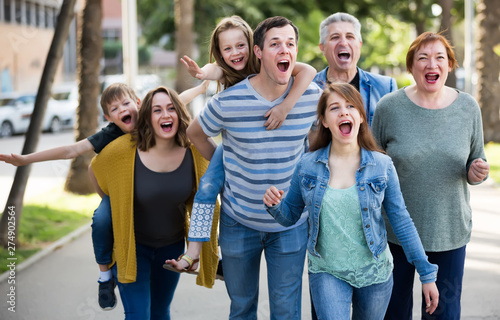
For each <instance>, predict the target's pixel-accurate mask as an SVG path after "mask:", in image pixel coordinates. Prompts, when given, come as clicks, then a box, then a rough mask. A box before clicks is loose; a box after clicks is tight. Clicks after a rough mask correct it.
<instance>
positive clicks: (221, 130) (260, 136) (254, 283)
mask: <svg viewBox="0 0 500 320" xmlns="http://www.w3.org/2000/svg"><path fill="white" fill-rule="evenodd" d="M254 43H255V47H254V52H255V54H256V56H257V57H258V58H259V59H260V61H261V68H260V72H259V73H258V74H257V75H252V76H249V77H248V78H246V79H245V80H243V81H241V82H240V83H238V84H235V85H234V86H232V87H230V88H228V89H226V90H224V91H222V92H221V93H219V94H217V95H215V96H214V97H213V98H212V99H211V100H210V101H209V102H208V103H207V105H206V107H205V109H204V110H203V111H202V113H201V114H200V115H199V116H198V117H197V118H196V119H195V120H194V121H193V123H192V124H191V125H190V128H189V129H188V135H189V138H190V139H191V141H192V142H193V143H194V144H195V146H196V147H197V148H198V150H200V152H201V153H202V154H203V155H204V156H207V157H210V156H211V155H212V154H213V152H214V150H215V144H214V142H213V140H212V139H211V138H209V137H214V136H217V135H218V134H221V135H222V145H223V155H224V156H223V164H224V172H225V175H226V181H225V184H224V191H223V194H222V212H221V217H220V235H219V239H220V247H221V252H222V261H223V269H224V279H225V283H226V287H227V290H228V294H229V297H230V299H231V311H230V319H255V318H257V299H258V291H259V285H258V284H259V269H260V259H261V255H262V251H264V253H265V258H266V261H267V270H268V285H269V299H270V310H271V318H273V319H300V317H301V291H302V272H303V266H304V259H305V253H306V243H307V223H306V222H307V212H305V213H304V214H303V216H302V218H301V219H300V220H299V221H298V222H297V224H295V225H294V226H292V227H288V228H285V227H282V226H281V225H279V224H278V223H276V222H275V221H274V219H273V218H272V217H271V216H270V215H269V214H268V213H267V212H266V210H265V209H264V204H263V202H262V198H263V195H264V193H265V191H266V189H267V188H268V187H269V186H270V185H275V186H276V187H277V188H278V189H283V190H285V192H286V191H287V190H288V188H289V185H290V180H291V177H292V174H293V171H294V168H295V165H296V163H297V162H298V160H299V159H300V157H301V155H302V153H303V152H304V149H305V141H306V137H307V133H308V132H309V129H310V128H311V125H312V124H313V122H314V121H315V119H316V106H317V102H318V99H319V97H320V95H321V89H319V87H318V86H317V85H316V84H311V85H310V86H309V88H308V89H307V90H306V92H305V93H304V94H303V95H302V97H301V98H300V99H299V100H298V101H297V103H296V105H295V106H294V107H293V109H292V110H291V111H290V113H289V114H288V116H287V118H286V120H285V121H284V123H283V125H282V126H281V127H280V128H279V129H277V130H266V128H265V127H264V123H265V121H266V118H265V117H264V114H265V113H266V112H267V111H268V110H269V109H271V108H273V107H274V106H276V105H278V104H280V103H281V102H282V101H283V100H284V98H285V97H286V96H287V94H288V93H289V91H290V88H291V86H292V84H293V78H292V77H291V72H292V70H293V68H294V66H295V62H296V58H297V50H298V47H297V44H298V30H297V28H296V27H295V25H293V23H292V22H291V21H290V20H288V19H286V18H283V17H273V18H268V19H266V20H264V21H263V22H261V23H260V24H259V26H257V28H256V30H255V32H254Z"/></svg>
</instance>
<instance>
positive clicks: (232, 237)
mask: <svg viewBox="0 0 500 320" xmlns="http://www.w3.org/2000/svg"><path fill="white" fill-rule="evenodd" d="M219 245H220V248H221V252H222V267H223V269H224V281H225V284H226V289H227V292H228V294H229V298H230V299H231V310H230V315H229V319H245V320H248V319H257V304H258V296H259V271H260V259H261V256H262V251H264V254H265V258H266V262H267V279H268V291H269V303H270V311H271V316H270V319H271V320H274V319H287V320H291V319H300V316H301V294H302V272H303V270H304V262H305V254H306V246H307V223H303V224H301V225H300V226H297V227H296V228H293V229H290V230H286V231H282V232H260V231H256V230H253V229H250V228H248V227H245V226H243V225H242V224H240V223H238V222H236V221H235V220H234V219H232V218H231V217H229V216H228V215H227V214H225V213H224V212H221V218H220V234H219Z"/></svg>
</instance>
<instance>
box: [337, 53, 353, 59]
mask: <svg viewBox="0 0 500 320" xmlns="http://www.w3.org/2000/svg"><path fill="white" fill-rule="evenodd" d="M338 57H339V60H349V58H350V57H351V54H350V53H349V52H347V51H340V52H339V54H338Z"/></svg>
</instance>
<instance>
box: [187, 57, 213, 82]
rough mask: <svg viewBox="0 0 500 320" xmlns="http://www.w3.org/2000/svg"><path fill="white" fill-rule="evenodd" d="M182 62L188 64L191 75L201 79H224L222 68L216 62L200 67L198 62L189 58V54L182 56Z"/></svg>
mask: <svg viewBox="0 0 500 320" xmlns="http://www.w3.org/2000/svg"><path fill="white" fill-rule="evenodd" d="M181 61H182V63H183V64H184V66H186V68H187V70H188V72H189V74H190V75H192V76H193V77H195V78H196V79H200V80H220V79H222V75H223V72H222V69H221V68H220V67H219V66H218V65H216V64H214V63H209V64H206V65H205V66H204V67H203V68H200V67H199V66H198V64H197V63H196V62H195V61H194V60H192V59H191V58H189V57H188V56H184V57H183V58H181Z"/></svg>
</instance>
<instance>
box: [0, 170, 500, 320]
mask: <svg viewBox="0 0 500 320" xmlns="http://www.w3.org/2000/svg"><path fill="white" fill-rule="evenodd" d="M4 178H5V177H4ZM2 182H4V183H6V180H5V179H2ZM30 183H31V182H30ZM59 183H60V182H59ZM45 185H46V184H45ZM59 187H62V184H61V183H60V185H59ZM34 188H35V187H34ZM45 190H47V189H45ZM471 204H472V207H473V222H474V227H473V236H472V240H471V242H470V243H469V245H468V246H467V258H466V266H465V267H466V270H465V277H464V287H463V294H462V319H465V320H479V319H482V320H493V319H500V303H499V301H500V300H499V298H498V297H499V296H500V231H499V226H500V189H499V188H498V187H495V186H494V185H493V183H491V182H490V181H487V182H485V183H483V184H482V185H479V186H474V187H471ZM34 260H35V261H32V262H31V263H30V264H29V265H28V266H27V267H26V268H24V269H23V268H21V266H16V273H15V278H14V280H15V284H14V286H15V288H14V290H11V288H10V287H11V286H13V284H9V274H4V275H2V276H1V277H0V319H41V320H45V319H47V320H49V319H50V320H57V319H123V308H122V306H121V303H120V302H119V303H118V306H117V308H116V309H115V310H112V311H101V310H100V309H99V308H98V306H97V283H96V280H97V277H98V269H97V266H96V264H95V262H94V258H93V254H92V249H91V239H90V232H89V229H88V226H86V227H84V228H83V229H81V230H79V231H77V233H76V235H75V236H74V237H73V236H70V237H68V238H67V239H64V240H63V241H62V242H61V243H59V244H57V245H56V246H55V247H53V248H51V251H50V252H49V254H47V255H45V256H41V257H40V258H36V259H34ZM2 263H7V264H8V263H9V261H2ZM10 280H12V279H10ZM416 283H418V281H417V282H416ZM260 285H261V290H260V291H261V292H260V297H259V319H269V311H268V309H269V308H268V307H269V305H268V294H267V290H266V288H267V283H266V279H265V273H264V272H262V273H261V282H260ZM307 286H308V282H307V275H306V273H304V284H303V295H302V305H303V306H302V309H303V311H302V319H310V315H309V308H310V304H309V296H308V291H307ZM419 290H420V286H419V285H418V286H417V288H415V293H416V294H415V302H414V305H416V306H418V305H419V304H420V302H419V300H420V294H419ZM12 293H14V294H15V303H16V304H15V306H16V308H15V310H16V312H15V313H14V312H11V311H9V307H11V305H10V304H9V303H8V301H11V299H12V298H11V297H12V296H13V295H12ZM117 293H118V291H117ZM228 314H229V298H228V296H227V293H226V290H225V286H224V283H223V282H221V281H218V280H217V281H216V283H215V286H214V288H213V289H206V288H202V287H198V286H196V285H195V277H194V276H191V275H182V276H181V281H180V283H179V286H178V289H177V291H176V295H175V298H174V301H173V303H172V318H173V319H183V320H184V319H186V320H190V319H227V317H228ZM414 317H415V318H417V317H419V312H418V310H415V312H414Z"/></svg>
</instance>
